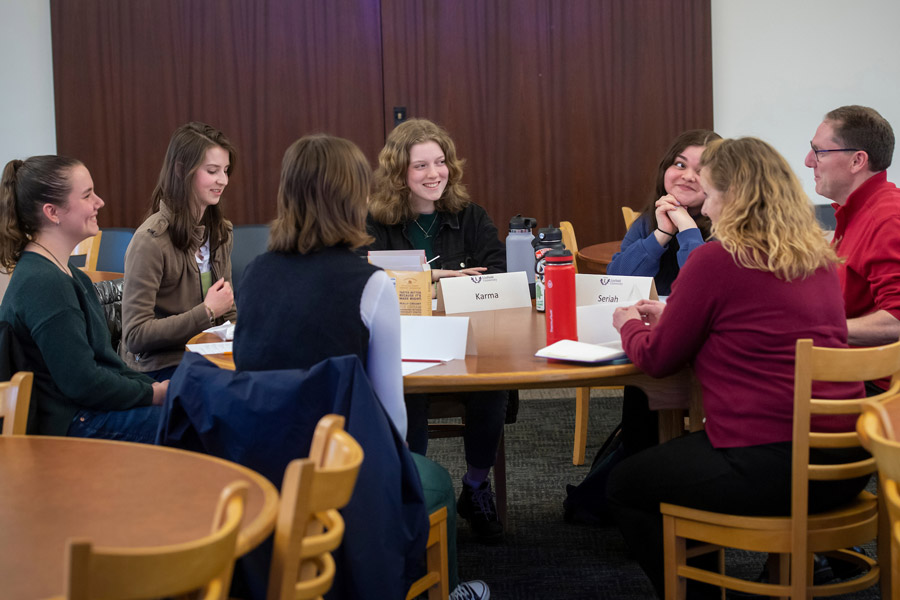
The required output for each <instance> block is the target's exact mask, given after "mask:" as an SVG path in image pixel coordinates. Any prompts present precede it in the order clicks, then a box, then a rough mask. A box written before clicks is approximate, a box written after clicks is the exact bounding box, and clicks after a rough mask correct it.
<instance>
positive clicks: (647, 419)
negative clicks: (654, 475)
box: [622, 385, 659, 456]
mask: <svg viewBox="0 0 900 600" xmlns="http://www.w3.org/2000/svg"><path fill="white" fill-rule="evenodd" d="M658 443H659V413H657V412H656V411H655V410H650V406H649V400H648V399H647V394H645V393H644V390H642V389H641V388H639V387H634V386H633V385H626V386H625V389H624V390H623V392H622V445H623V446H624V447H625V455H626V456H631V455H632V454H637V453H638V452H640V451H641V450H646V449H647V448H652V447H653V446H656V445H657V444H658Z"/></svg>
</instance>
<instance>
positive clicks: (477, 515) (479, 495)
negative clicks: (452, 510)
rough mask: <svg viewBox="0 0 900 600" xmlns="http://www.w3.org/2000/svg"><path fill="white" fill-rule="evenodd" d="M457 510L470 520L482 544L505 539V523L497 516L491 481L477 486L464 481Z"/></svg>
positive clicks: (494, 542)
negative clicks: (474, 486)
mask: <svg viewBox="0 0 900 600" xmlns="http://www.w3.org/2000/svg"><path fill="white" fill-rule="evenodd" d="M456 512H457V513H458V514H459V516H461V517H462V518H464V519H466V520H467V521H468V522H469V527H471V528H472V533H474V534H475V538H476V539H477V540H478V541H479V542H481V543H482V544H499V543H500V542H501V541H503V523H501V522H500V518H499V517H498V516H497V506H496V504H495V503H494V492H492V491H491V482H490V481H487V480H485V481H483V482H482V483H481V485H480V486H478V487H477V488H473V487H472V486H470V485H468V484H467V483H466V482H465V481H463V489H462V492H461V493H460V494H459V500H458V501H457V502H456Z"/></svg>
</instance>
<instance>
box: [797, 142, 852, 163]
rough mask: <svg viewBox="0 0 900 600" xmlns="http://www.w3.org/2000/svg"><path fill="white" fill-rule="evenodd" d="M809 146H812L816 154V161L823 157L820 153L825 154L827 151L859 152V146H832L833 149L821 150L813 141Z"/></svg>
mask: <svg viewBox="0 0 900 600" xmlns="http://www.w3.org/2000/svg"><path fill="white" fill-rule="evenodd" d="M809 147H810V148H812V151H813V154H815V155H816V162H819V160H820V159H821V157H820V156H819V155H820V154H825V153H826V152H859V148H832V149H831V150H819V149H818V148H816V147H815V146H813V145H812V142H810V143H809Z"/></svg>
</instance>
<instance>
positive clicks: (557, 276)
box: [544, 250, 578, 346]
mask: <svg viewBox="0 0 900 600" xmlns="http://www.w3.org/2000/svg"><path fill="white" fill-rule="evenodd" d="M545 260H546V264H545V266H544V282H545V286H546V290H545V293H546V295H547V299H546V301H547V307H546V309H547V312H546V318H547V345H548V346H549V345H550V344H553V343H555V342H558V341H559V340H574V341H578V322H577V320H576V313H575V265H574V264H573V263H572V260H573V258H572V253H571V252H570V251H568V250H551V251H550V252H548V253H547V254H546V256H545Z"/></svg>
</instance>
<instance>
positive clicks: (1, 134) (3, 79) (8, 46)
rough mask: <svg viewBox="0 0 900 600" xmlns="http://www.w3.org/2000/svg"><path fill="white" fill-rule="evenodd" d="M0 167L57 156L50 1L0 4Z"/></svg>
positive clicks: (9, 0)
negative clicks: (38, 156)
mask: <svg viewBox="0 0 900 600" xmlns="http://www.w3.org/2000/svg"><path fill="white" fill-rule="evenodd" d="M0 57H2V59H0V168H2V166H3V165H5V164H6V163H7V162H9V161H10V160H12V159H13V158H27V157H28V156H32V155H35V154H54V153H56V119H55V116H54V109H53V56H52V54H51V41H50V0H0Z"/></svg>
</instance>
